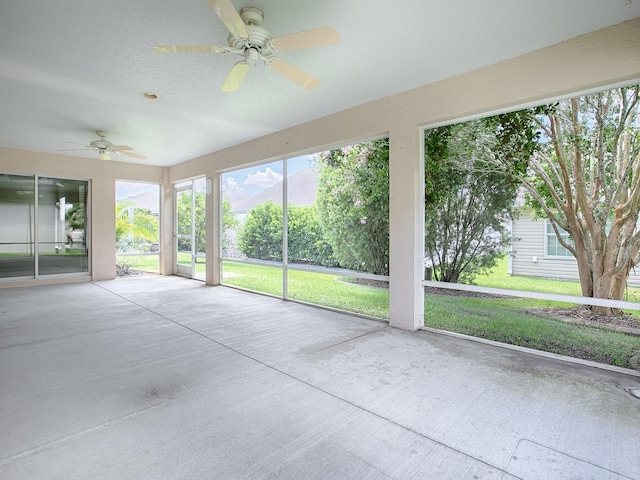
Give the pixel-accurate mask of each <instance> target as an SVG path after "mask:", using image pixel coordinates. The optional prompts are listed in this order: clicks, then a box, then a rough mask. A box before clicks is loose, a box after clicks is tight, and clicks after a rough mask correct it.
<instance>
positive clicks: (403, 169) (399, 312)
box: [389, 125, 424, 330]
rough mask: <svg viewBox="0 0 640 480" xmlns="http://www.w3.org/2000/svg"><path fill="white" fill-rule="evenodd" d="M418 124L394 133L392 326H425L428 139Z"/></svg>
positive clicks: (391, 135)
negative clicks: (425, 191)
mask: <svg viewBox="0 0 640 480" xmlns="http://www.w3.org/2000/svg"><path fill="white" fill-rule="evenodd" d="M422 136H423V133H422V129H421V128H420V127H418V126H417V125H397V126H396V127H394V128H392V129H390V131H389V217H390V218H389V242H390V252H389V325H391V326H392V327H398V328H402V329H404V330H418V329H419V328H421V327H422V325H423V324H424V289H423V287H422V280H423V277H424V267H423V257H424V233H423V232H424V141H423V138H422Z"/></svg>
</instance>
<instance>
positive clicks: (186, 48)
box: [152, 45, 231, 53]
mask: <svg viewBox="0 0 640 480" xmlns="http://www.w3.org/2000/svg"><path fill="white" fill-rule="evenodd" d="M152 48H153V50H154V51H155V52H158V53H227V52H230V51H231V49H230V48H229V47H220V46H218V45H154V46H153V47H152Z"/></svg>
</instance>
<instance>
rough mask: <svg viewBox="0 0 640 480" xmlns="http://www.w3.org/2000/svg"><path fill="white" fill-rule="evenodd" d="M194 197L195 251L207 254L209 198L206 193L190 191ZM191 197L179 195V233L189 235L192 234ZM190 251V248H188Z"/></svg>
mask: <svg viewBox="0 0 640 480" xmlns="http://www.w3.org/2000/svg"><path fill="white" fill-rule="evenodd" d="M190 192H191V195H193V203H194V205H193V208H194V232H195V241H196V244H195V251H196V252H200V253H202V252H205V251H206V249H207V232H206V223H207V217H206V212H207V206H206V200H207V196H206V194H205V192H200V191H195V190H194V191H190ZM191 195H186V194H182V195H178V200H177V202H178V205H177V209H178V232H180V233H182V234H187V235H189V234H190V233H191V208H192V205H191V201H192V200H191ZM187 249H188V248H187Z"/></svg>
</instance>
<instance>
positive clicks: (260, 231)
mask: <svg viewBox="0 0 640 480" xmlns="http://www.w3.org/2000/svg"><path fill="white" fill-rule="evenodd" d="M238 240H239V244H240V251H241V252H242V253H243V254H245V255H246V256H247V257H249V258H256V259H258V260H274V261H278V262H280V261H282V207H281V206H280V205H276V204H275V203H273V202H272V201H271V200H267V201H266V202H264V203H261V204H259V205H256V206H255V207H253V208H252V209H251V211H250V212H249V214H248V215H247V218H246V220H245V222H244V225H243V227H242V230H240V235H239V236H238Z"/></svg>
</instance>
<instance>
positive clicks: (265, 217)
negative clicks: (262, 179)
mask: <svg viewBox="0 0 640 480" xmlns="http://www.w3.org/2000/svg"><path fill="white" fill-rule="evenodd" d="M282 217H283V214H282V207H281V206H280V205H276V204H275V203H273V202H272V201H271V200H269V201H267V202H265V203H262V204H260V205H257V206H255V207H254V208H253V209H252V210H251V211H250V212H249V215H248V216H247V219H246V220H245V223H244V226H243V228H242V230H241V231H240V235H239V243H240V250H241V251H242V253H243V254H244V255H246V256H247V257H249V258H255V259H259V260H274V261H282ZM287 218H288V225H287V227H288V228H287V240H288V241H287V247H288V248H287V252H288V259H287V260H288V262H289V263H312V264H316V265H322V266H327V267H333V266H336V265H337V263H336V261H335V259H334V258H333V255H332V251H331V247H330V245H329V244H328V243H327V242H326V241H325V240H324V237H323V235H322V229H321V228H320V223H319V221H318V215H317V212H316V209H315V208H314V207H312V206H305V207H301V206H294V205H290V206H289V207H288V209H287Z"/></svg>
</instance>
